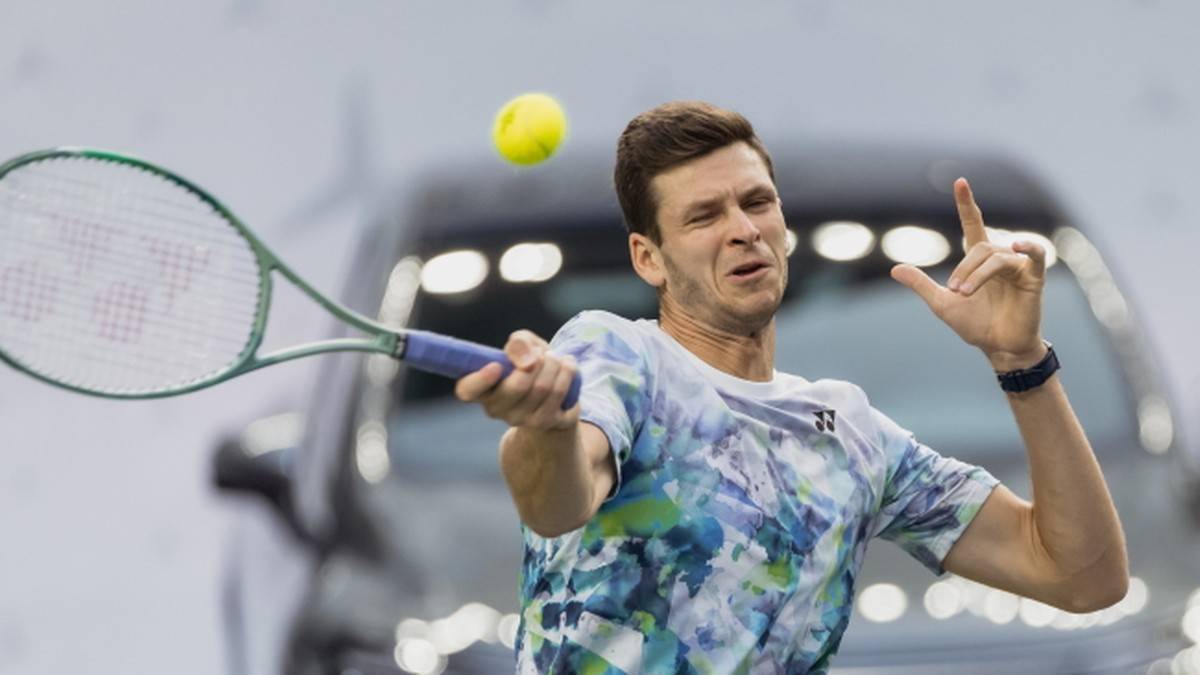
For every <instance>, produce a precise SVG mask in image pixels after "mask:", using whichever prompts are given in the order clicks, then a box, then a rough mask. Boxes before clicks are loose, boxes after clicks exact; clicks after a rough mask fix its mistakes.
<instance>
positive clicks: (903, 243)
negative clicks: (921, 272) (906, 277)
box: [880, 225, 950, 267]
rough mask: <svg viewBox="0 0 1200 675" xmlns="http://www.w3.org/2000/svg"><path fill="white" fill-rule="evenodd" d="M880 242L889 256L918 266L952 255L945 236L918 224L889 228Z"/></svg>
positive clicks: (938, 261)
mask: <svg viewBox="0 0 1200 675" xmlns="http://www.w3.org/2000/svg"><path fill="white" fill-rule="evenodd" d="M880 244H881V245H882V246H883V252H884V254H885V255H887V257H889V258H891V259H892V260H895V261H896V262H898V263H908V264H909V265H916V266H917V267H929V266H930V265H936V264H938V263H940V262H942V261H943V260H945V259H946V257H947V256H949V255H950V242H948V241H946V238H945V237H943V236H942V235H941V234H940V233H938V232H935V231H933V230H930V229H928V228H925V227H917V226H916V225H902V226H900V227H896V228H892V229H891V230H888V232H887V234H885V235H883V241H881V242H880Z"/></svg>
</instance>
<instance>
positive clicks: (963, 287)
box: [958, 284, 971, 293]
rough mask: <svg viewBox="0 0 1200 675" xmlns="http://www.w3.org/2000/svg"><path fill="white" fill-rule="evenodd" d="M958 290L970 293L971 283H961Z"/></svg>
mask: <svg viewBox="0 0 1200 675" xmlns="http://www.w3.org/2000/svg"><path fill="white" fill-rule="evenodd" d="M958 290H960V291H962V292H963V293H970V292H971V284H963V285H962V286H961V287H960V288H959V289H958Z"/></svg>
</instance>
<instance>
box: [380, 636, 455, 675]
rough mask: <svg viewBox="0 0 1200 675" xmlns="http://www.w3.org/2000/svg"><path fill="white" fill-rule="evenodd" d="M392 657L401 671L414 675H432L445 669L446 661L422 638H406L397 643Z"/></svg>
mask: <svg viewBox="0 0 1200 675" xmlns="http://www.w3.org/2000/svg"><path fill="white" fill-rule="evenodd" d="M392 657H393V658H395V660H396V665H398V666H400V668H401V669H402V670H404V671H405V672H408V673H413V674H414V675H433V674H434V673H440V672H441V671H442V670H444V669H445V667H446V660H445V659H443V658H442V657H441V655H440V654H438V653H437V650H436V649H434V648H433V644H431V643H430V642H429V641H428V640H424V639H422V638H406V639H404V640H401V641H399V642H397V643H396V649H395V650H393V651H392Z"/></svg>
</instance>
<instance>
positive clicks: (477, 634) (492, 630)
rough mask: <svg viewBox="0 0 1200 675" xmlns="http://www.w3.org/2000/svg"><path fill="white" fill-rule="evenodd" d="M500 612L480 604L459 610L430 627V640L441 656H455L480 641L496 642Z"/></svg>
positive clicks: (471, 604)
mask: <svg viewBox="0 0 1200 675" xmlns="http://www.w3.org/2000/svg"><path fill="white" fill-rule="evenodd" d="M499 622H500V612H497V611H496V610H494V609H492V608H491V607H488V606H487V605H484V604H482V603H478V602H470V603H467V604H465V605H463V606H462V607H460V608H458V610H457V611H455V612H454V613H453V614H451V615H450V616H448V617H446V618H445V619H440V620H438V621H434V622H433V623H432V624H430V627H429V640H430V642H432V643H433V646H434V647H435V648H436V649H437V651H438V653H439V654H453V653H455V652H459V651H462V650H464V649H466V648H467V647H470V646H471V645H472V644H473V643H474V642H476V641H478V640H485V641H487V642H495V640H496V626H497V624H498V623H499Z"/></svg>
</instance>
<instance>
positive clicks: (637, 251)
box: [629, 232, 666, 288]
mask: <svg viewBox="0 0 1200 675" xmlns="http://www.w3.org/2000/svg"><path fill="white" fill-rule="evenodd" d="M629 260H630V262H632V263H633V271H634V272H637V275H638V276H639V277H641V278H642V280H643V281H645V282H646V283H648V284H650V285H651V286H653V287H655V288H659V287H661V286H662V285H663V283H664V282H665V281H666V275H665V274H664V271H663V262H662V252H661V251H659V250H658V246H657V245H656V244H655V243H654V242H652V241H650V238H649V237H647V236H645V235H642V234H638V233H636V232H631V233H630V234H629Z"/></svg>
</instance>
